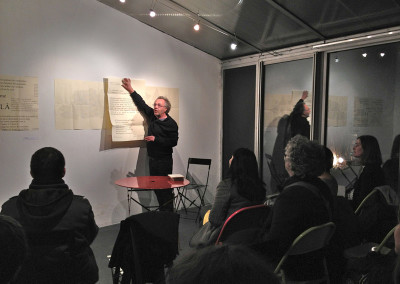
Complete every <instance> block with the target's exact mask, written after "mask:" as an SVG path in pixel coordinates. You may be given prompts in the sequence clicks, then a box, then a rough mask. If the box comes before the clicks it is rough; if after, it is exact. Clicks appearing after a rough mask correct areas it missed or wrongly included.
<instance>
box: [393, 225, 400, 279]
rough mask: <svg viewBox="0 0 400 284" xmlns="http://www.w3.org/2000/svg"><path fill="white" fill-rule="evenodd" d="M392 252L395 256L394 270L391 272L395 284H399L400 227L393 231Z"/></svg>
mask: <svg viewBox="0 0 400 284" xmlns="http://www.w3.org/2000/svg"><path fill="white" fill-rule="evenodd" d="M394 250H395V252H396V254H397V261H396V268H395V270H394V272H393V278H394V283H395V284H400V225H397V227H396V229H395V230H394Z"/></svg>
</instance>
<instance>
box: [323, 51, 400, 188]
mask: <svg viewBox="0 0 400 284" xmlns="http://www.w3.org/2000/svg"><path fill="white" fill-rule="evenodd" d="M328 60H329V73H328V74H329V78H328V82H329V83H328V121H327V146H328V148H330V149H331V150H332V152H334V154H336V155H337V157H342V158H343V159H344V160H345V161H346V165H347V166H344V164H343V165H342V167H339V168H335V169H334V171H333V172H334V175H335V176H336V178H337V180H338V183H339V194H340V195H343V194H344V187H345V186H347V185H348V184H349V182H350V181H351V180H353V179H354V178H355V175H356V174H359V172H360V171H361V167H360V166H359V163H358V162H359V161H358V160H357V159H356V158H355V157H354V156H353V153H352V151H353V145H354V144H355V142H356V139H357V137H359V136H360V135H372V136H374V137H375V138H377V140H378V142H379V146H380V150H381V153H382V159H383V162H385V161H387V160H389V159H390V158H391V152H392V144H393V141H394V139H395V137H396V136H397V135H399V134H400V111H399V110H400V80H399V78H400V43H391V44H385V45H376V46H370V47H366V48H359V49H352V50H346V51H341V52H336V53H330V54H329V57H328ZM396 79H397V80H396ZM398 150H399V149H398V147H397V167H398ZM349 166H350V167H349ZM394 172H395V173H396V171H394ZM397 178H398V168H397ZM396 185H397V182H396ZM395 187H397V186H395Z"/></svg>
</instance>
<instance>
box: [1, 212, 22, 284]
mask: <svg viewBox="0 0 400 284" xmlns="http://www.w3.org/2000/svg"><path fill="white" fill-rule="evenodd" d="M27 250H28V245H27V243H26V237H25V232H24V229H23V228H22V226H21V225H20V224H19V223H18V222H17V221H16V220H15V219H13V218H11V217H10V216H6V215H0V284H8V283H10V282H11V281H12V280H13V279H14V277H15V276H16V275H17V273H18V270H19V269H20V267H21V265H22V263H23V262H24V260H25V257H26V253H27Z"/></svg>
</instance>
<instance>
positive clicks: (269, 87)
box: [263, 58, 313, 193]
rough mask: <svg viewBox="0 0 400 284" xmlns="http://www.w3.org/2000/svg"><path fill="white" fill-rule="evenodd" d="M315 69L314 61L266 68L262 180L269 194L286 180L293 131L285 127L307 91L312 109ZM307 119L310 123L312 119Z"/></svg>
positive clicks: (304, 60)
mask: <svg viewBox="0 0 400 284" xmlns="http://www.w3.org/2000/svg"><path fill="white" fill-rule="evenodd" d="M312 67H313V59H312V58H307V59H302V60H296V61H291V62H284V63H278V64H271V65H266V66H264V74H265V75H264V76H265V77H264V83H265V85H264V106H263V110H264V113H263V114H264V121H263V181H264V182H265V183H266V185H267V189H268V192H267V193H275V192H277V191H278V190H279V184H280V183H282V182H283V180H284V179H285V178H286V177H287V172H286V170H285V166H284V160H283V154H284V147H285V146H286V145H285V143H286V142H287V140H288V138H290V137H288V135H289V134H288V133H290V132H291V129H288V127H286V126H287V125H288V124H290V123H288V121H289V115H290V113H291V112H292V111H293V108H294V106H295V105H296V103H298V101H299V100H300V99H301V97H302V95H303V92H304V91H308V97H307V99H305V103H306V106H307V107H309V108H311V110H312V93H311V90H312ZM305 119H306V122H307V123H308V124H309V123H310V122H311V119H310V117H309V118H305ZM307 120H308V121H307ZM289 136H290V135H289Z"/></svg>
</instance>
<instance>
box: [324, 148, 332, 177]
mask: <svg viewBox="0 0 400 284" xmlns="http://www.w3.org/2000/svg"><path fill="white" fill-rule="evenodd" d="M324 152H325V167H324V168H325V171H326V172H328V173H329V171H330V170H331V169H332V168H333V153H332V151H331V149H329V148H328V147H326V146H325V147H324Z"/></svg>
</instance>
